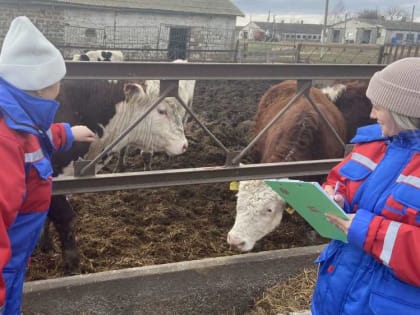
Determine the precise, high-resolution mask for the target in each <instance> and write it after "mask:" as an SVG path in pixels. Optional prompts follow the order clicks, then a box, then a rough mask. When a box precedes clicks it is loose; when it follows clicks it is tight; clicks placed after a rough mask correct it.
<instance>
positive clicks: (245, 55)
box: [57, 24, 420, 64]
mask: <svg viewBox="0 0 420 315" xmlns="http://www.w3.org/2000/svg"><path fill="white" fill-rule="evenodd" d="M57 46H58V47H59V48H60V49H61V51H62V52H63V54H64V56H65V58H66V59H71V58H72V56H73V54H80V53H81V52H83V51H86V50H95V49H107V50H121V51H122V52H123V53H124V56H125V59H126V60H128V61H168V60H174V59H188V60H190V61H193V62H239V63H309V64H319V63H321V64H322V63H326V64H388V63H391V62H392V61H395V60H397V59H401V58H404V57H408V56H416V57H418V56H419V53H420V52H419V50H420V49H419V47H420V46H404V45H355V44H326V45H322V44H319V43H314V42H313V41H249V40H246V39H241V40H238V39H236V33H235V30H233V29H222V28H206V27H179V26H173V25H167V24H161V25H159V26H142V27H132V26H126V27H114V26H108V27H103V28H86V27H81V26H74V25H67V26H66V27H65V30H64V40H63V41H61V43H60V44H57Z"/></svg>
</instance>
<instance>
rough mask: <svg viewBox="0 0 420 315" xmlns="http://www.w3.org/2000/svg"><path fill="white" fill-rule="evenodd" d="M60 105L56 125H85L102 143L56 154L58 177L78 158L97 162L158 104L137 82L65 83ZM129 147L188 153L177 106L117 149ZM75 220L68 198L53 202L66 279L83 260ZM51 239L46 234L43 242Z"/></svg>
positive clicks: (163, 106) (151, 118) (155, 114)
mask: <svg viewBox="0 0 420 315" xmlns="http://www.w3.org/2000/svg"><path fill="white" fill-rule="evenodd" d="M58 100H59V101H60V102H61V106H60V108H59V112H58V113H57V115H56V121H67V122H69V123H71V124H85V125H87V126H88V127H89V128H91V129H92V130H95V131H96V132H97V133H98V135H99V136H100V138H99V139H98V140H96V141H95V142H93V143H92V144H91V145H90V146H91V148H89V145H86V144H83V143H75V144H74V145H73V147H72V148H71V149H70V151H68V152H60V153H57V154H54V155H53V167H54V176H58V175H60V174H62V173H63V171H64V168H65V167H66V166H67V165H69V163H71V162H72V161H74V160H77V159H78V158H79V157H85V156H86V154H88V158H90V159H93V158H94V157H95V156H96V155H97V154H99V153H100V152H101V151H102V150H103V149H104V148H105V147H106V146H107V145H109V144H110V143H111V142H112V141H113V140H114V139H115V138H116V137H117V136H119V134H120V133H121V132H122V131H123V130H124V129H126V128H127V127H128V126H129V125H130V124H131V123H132V122H133V121H134V120H136V119H137V118H138V117H139V116H140V115H142V114H143V113H144V112H145V110H146V109H147V108H149V106H150V105H151V104H152V103H153V101H154V100H155V99H154V98H152V97H151V96H149V95H147V94H146V93H145V92H144V90H143V88H142V86H141V85H140V84H136V83H123V82H117V83H116V84H115V83H109V82H108V81H106V80H102V81H97V80H76V81H66V80H65V81H63V83H62V87H61V93H60V96H59V99H58ZM115 104H116V105H115ZM127 144H130V145H134V146H137V147H140V148H144V149H147V150H150V149H153V150H154V151H159V152H160V151H161V152H165V153H167V154H168V155H178V154H182V153H184V152H185V151H186V150H187V147H188V142H187V139H186V138H185V135H184V128H183V124H182V115H181V114H180V112H179V107H178V106H177V105H176V104H173V103H171V102H168V101H167V100H163V101H162V102H161V103H160V104H159V105H157V107H155V108H154V110H152V111H151V112H150V113H149V114H148V115H147V116H146V117H145V118H144V119H143V120H142V121H141V122H140V124H139V125H138V126H137V127H135V128H134V129H133V130H132V131H131V132H130V133H129V134H128V135H127V136H126V137H125V138H124V139H123V140H122V143H120V144H118V146H117V147H116V148H115V149H114V150H118V149H119V148H121V147H122V146H125V145H127ZM74 217H75V213H74V212H73V210H72V208H71V205H70V204H69V203H68V201H67V199H66V197H65V196H57V195H55V196H53V197H52V200H51V205H50V211H49V218H50V220H51V221H52V222H53V223H54V225H55V227H56V229H57V231H58V233H59V237H60V241H61V244H62V254H63V262H64V272H65V273H66V274H72V273H77V272H78V268H79V256H78V253H77V248H76V243H75V238H74V235H73V229H72V223H73V222H72V221H73V218H74ZM46 233H48V229H47V230H46ZM47 237H48V234H47V235H46V236H45V238H47ZM41 244H42V243H41ZM44 246H45V244H44Z"/></svg>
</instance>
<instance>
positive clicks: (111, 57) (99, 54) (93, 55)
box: [72, 50, 124, 61]
mask: <svg viewBox="0 0 420 315" xmlns="http://www.w3.org/2000/svg"><path fill="white" fill-rule="evenodd" d="M72 60H73V61H124V56H123V53H122V52H121V51H120V50H89V51H87V52H85V53H83V54H75V55H73V59H72Z"/></svg>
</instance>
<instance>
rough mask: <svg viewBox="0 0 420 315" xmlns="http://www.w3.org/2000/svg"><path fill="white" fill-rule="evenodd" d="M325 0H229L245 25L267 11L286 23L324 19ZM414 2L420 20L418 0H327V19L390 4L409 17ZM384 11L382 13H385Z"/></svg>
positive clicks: (386, 7) (262, 18) (262, 17)
mask: <svg viewBox="0 0 420 315" xmlns="http://www.w3.org/2000/svg"><path fill="white" fill-rule="evenodd" d="M326 1H327V0H231V2H233V3H234V4H235V5H236V6H237V7H238V8H239V9H240V10H241V11H242V12H243V13H244V14H245V15H246V16H245V17H244V18H241V17H238V18H237V22H236V24H237V25H239V26H240V25H245V24H247V23H248V22H249V21H250V20H253V21H267V18H268V12H269V11H270V22H272V21H273V15H274V16H275V21H276V22H280V21H281V20H284V22H286V23H295V22H300V21H301V20H303V21H304V23H315V24H323V23H324V16H325V15H324V14H325V5H326ZM413 6H414V21H416V22H420V0H329V1H328V16H329V20H331V19H334V17H335V16H338V15H339V14H341V15H344V14H346V13H347V14H349V15H351V14H356V13H358V12H360V11H363V10H378V11H379V12H386V11H387V10H389V9H390V8H395V7H397V8H400V9H403V10H405V11H406V12H407V13H408V17H409V18H411V14H412V12H413ZM384 15H385V14H384Z"/></svg>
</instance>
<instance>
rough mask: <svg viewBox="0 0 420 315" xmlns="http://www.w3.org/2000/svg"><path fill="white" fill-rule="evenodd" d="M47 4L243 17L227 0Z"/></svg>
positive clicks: (109, 0) (91, 0)
mask: <svg viewBox="0 0 420 315" xmlns="http://www.w3.org/2000/svg"><path fill="white" fill-rule="evenodd" d="M49 2H59V3H62V4H76V5H83V6H95V7H108V8H120V9H134V10H136V9H138V10H163V11H175V12H183V13H198V14H220V15H233V16H244V14H243V13H242V11H241V10H239V8H238V7H236V6H235V5H234V4H233V3H232V2H231V1H229V0H211V1H208V0H189V1H187V0H119V1H115V0H50V1H49Z"/></svg>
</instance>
